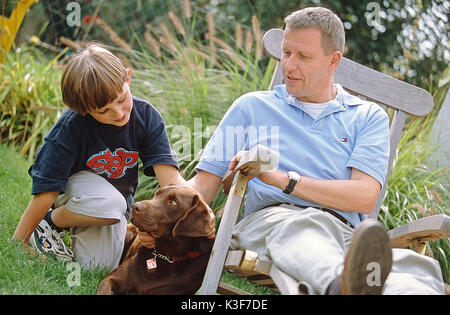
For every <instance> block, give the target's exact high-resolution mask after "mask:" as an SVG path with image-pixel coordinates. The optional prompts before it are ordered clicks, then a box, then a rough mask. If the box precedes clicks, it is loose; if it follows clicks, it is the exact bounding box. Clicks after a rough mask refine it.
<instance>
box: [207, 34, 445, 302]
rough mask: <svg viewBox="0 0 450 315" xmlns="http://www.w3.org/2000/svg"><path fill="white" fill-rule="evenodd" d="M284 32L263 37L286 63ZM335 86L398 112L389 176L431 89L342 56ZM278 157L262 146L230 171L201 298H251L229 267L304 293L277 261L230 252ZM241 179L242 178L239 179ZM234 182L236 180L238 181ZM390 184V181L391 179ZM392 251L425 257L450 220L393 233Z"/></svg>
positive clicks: (427, 105) (440, 217)
mask: <svg viewBox="0 0 450 315" xmlns="http://www.w3.org/2000/svg"><path fill="white" fill-rule="evenodd" d="M283 34H284V31H283V30H281V29H271V30H269V31H267V32H266V33H265V34H264V37H263V39H262V41H263V46H264V49H265V51H266V53H267V54H268V55H269V56H270V57H272V58H275V59H276V60H278V61H279V60H280V58H281V54H282V50H281V42H282V39H283ZM334 78H335V82H336V83H339V84H341V85H342V87H343V88H344V89H346V90H347V91H348V92H349V93H352V94H354V95H357V96H359V97H361V98H362V99H367V100H372V101H374V102H376V103H378V104H379V105H380V106H383V108H384V109H386V107H388V108H391V109H392V110H393V111H394V115H393V118H392V121H391V123H390V157H389V167H388V176H389V173H390V171H391V167H392V162H393V160H394V156H395V154H396V150H397V145H398V143H399V140H400V136H401V133H402V129H403V126H404V124H405V120H406V118H407V115H411V116H415V117H421V116H425V115H427V114H428V113H429V112H430V111H431V108H432V107H433V99H432V96H431V95H430V94H429V93H428V92H427V91H425V90H423V89H421V88H418V87H415V86H413V85H410V84H408V83H405V82H402V81H400V80H397V79H394V78H392V77H389V76H387V75H385V74H383V73H380V72H378V71H375V70H372V69H370V68H367V67H365V66H363V65H360V64H358V63H356V62H353V61H351V60H349V59H347V58H344V57H343V58H342V59H341V61H340V63H339V66H338V68H337V69H336V71H335V76H334ZM282 81H283V77H282V74H281V65H280V63H279V62H278V64H277V66H276V69H275V73H274V75H273V78H272V82H271V84H270V89H273V88H274V86H276V85H279V84H282V83H283V82H282ZM277 158H278V156H277V154H276V153H274V152H272V151H271V150H269V149H268V148H265V147H263V146H261V145H257V146H256V147H254V148H252V149H250V150H249V151H248V152H247V153H246V155H245V156H244V157H243V158H242V159H241V160H240V162H239V163H238V165H237V166H236V168H235V170H234V171H232V172H230V171H228V172H227V174H225V177H224V179H223V184H224V192H225V193H226V194H228V198H227V201H226V204H225V208H224V211H223V216H222V219H221V222H220V226H219V229H218V231H217V235H216V240H215V243H214V247H213V250H212V253H211V257H210V260H209V263H208V267H207V270H206V273H205V276H204V279H203V284H202V287H201V290H200V294H215V293H216V292H217V293H221V294H245V293H246V292H244V291H242V290H239V289H236V288H234V287H232V286H230V285H227V284H224V283H220V285H219V282H220V277H221V274H222V270H223V268H225V269H227V270H230V271H231V272H233V273H236V274H238V275H241V276H245V277H247V278H248V279H249V280H250V281H252V282H255V283H258V284H263V285H266V286H268V287H270V288H272V289H274V290H277V291H279V292H280V293H281V294H299V293H300V292H299V289H298V282H297V281H296V280H295V279H293V278H292V277H290V276H289V275H287V274H285V273H283V272H281V271H280V270H279V269H278V268H277V267H276V266H275V265H273V264H272V262H271V261H267V260H263V259H259V258H258V255H257V254H256V253H255V252H252V251H250V250H246V249H240V250H233V251H231V250H230V251H229V246H230V240H231V236H232V231H233V227H234V225H235V224H236V221H237V218H238V216H239V212H240V209H241V205H242V201H243V198H244V194H245V190H246V187H247V182H248V181H249V180H250V179H252V178H253V177H255V176H258V174H260V173H261V172H263V171H268V170H270V169H273V167H274V165H276V164H277ZM236 177H237V178H236ZM233 180H234V182H233ZM386 182H387V177H386ZM385 189H386V185H383V189H382V191H381V192H380V194H379V196H378V200H377V203H376V205H375V208H374V210H373V211H372V212H371V213H370V215H369V217H371V218H377V217H378V213H379V211H380V207H381V204H382V201H383V196H384V193H385ZM389 235H390V237H391V242H392V247H394V248H406V247H408V246H411V247H412V248H413V249H415V250H416V251H418V252H420V253H422V254H424V253H425V248H426V243H425V242H427V241H432V240H437V239H440V238H448V237H450V217H449V216H447V215H444V214H437V215H432V216H428V217H424V218H421V219H418V220H415V221H413V222H410V223H408V224H405V225H402V226H400V227H397V228H395V229H393V230H391V231H389Z"/></svg>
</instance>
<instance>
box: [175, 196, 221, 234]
mask: <svg viewBox="0 0 450 315" xmlns="http://www.w3.org/2000/svg"><path fill="white" fill-rule="evenodd" d="M215 225H216V224H215V217H214V213H213V212H212V210H211V208H210V207H209V206H208V205H207V204H206V202H205V201H204V200H203V198H202V197H200V196H199V195H197V194H196V195H194V197H193V199H192V204H191V208H190V209H188V210H187V211H186V212H185V213H184V215H183V216H182V217H181V218H180V219H179V220H178V222H177V223H176V224H175V227H174V228H173V231H172V234H173V236H189V237H199V236H209V235H212V234H213V233H214V231H215Z"/></svg>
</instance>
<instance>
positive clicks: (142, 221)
mask: <svg viewBox="0 0 450 315" xmlns="http://www.w3.org/2000/svg"><path fill="white" fill-rule="evenodd" d="M131 223H133V224H134V225H135V226H136V227H137V228H138V229H139V230H141V231H143V232H147V233H150V234H152V233H156V234H157V235H159V236H164V235H170V236H189V237H200V236H210V235H212V234H213V233H214V232H215V216H214V213H213V212H212V210H211V208H210V207H209V206H208V204H207V203H206V202H205V200H204V199H203V197H202V196H201V195H200V194H199V193H198V192H197V191H196V190H195V189H193V188H190V187H187V186H166V187H163V188H160V189H158V191H156V193H155V195H154V196H153V198H152V199H150V200H145V201H140V202H136V203H134V204H133V207H132V211H131Z"/></svg>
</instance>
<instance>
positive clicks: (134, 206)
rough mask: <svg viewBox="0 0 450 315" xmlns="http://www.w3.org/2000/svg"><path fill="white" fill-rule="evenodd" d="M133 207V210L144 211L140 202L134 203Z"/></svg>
mask: <svg viewBox="0 0 450 315" xmlns="http://www.w3.org/2000/svg"><path fill="white" fill-rule="evenodd" d="M131 208H132V209H133V211H136V212H140V211H142V207H141V205H139V204H138V203H134V204H133V205H132V206H131Z"/></svg>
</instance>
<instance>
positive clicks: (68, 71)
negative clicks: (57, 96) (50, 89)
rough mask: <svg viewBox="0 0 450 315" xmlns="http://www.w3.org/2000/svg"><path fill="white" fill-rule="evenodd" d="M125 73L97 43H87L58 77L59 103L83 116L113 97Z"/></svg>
mask: <svg viewBox="0 0 450 315" xmlns="http://www.w3.org/2000/svg"><path fill="white" fill-rule="evenodd" d="M126 77H127V72H126V68H125V67H124V66H123V64H122V62H121V61H120V59H119V58H118V57H116V56H115V55H114V54H112V53H111V52H110V51H108V50H107V49H105V48H103V47H101V46H100V45H98V44H90V45H89V46H88V47H86V48H85V49H84V50H83V51H81V52H79V53H77V54H76V55H74V56H73V57H72V59H70V61H69V62H68V63H67V66H66V68H65V70H64V73H63V75H62V78H61V91H62V99H63V102H64V103H65V104H66V105H67V106H68V107H69V108H70V109H72V110H73V111H76V112H78V113H80V114H82V115H86V114H87V113H88V112H89V111H91V110H96V109H98V108H102V107H103V106H105V105H106V104H108V103H110V102H112V101H113V100H115V99H116V98H117V96H118V95H119V93H120V92H121V91H122V88H123V84H124V83H125V81H126Z"/></svg>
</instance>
